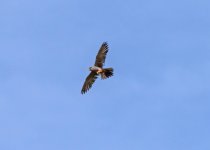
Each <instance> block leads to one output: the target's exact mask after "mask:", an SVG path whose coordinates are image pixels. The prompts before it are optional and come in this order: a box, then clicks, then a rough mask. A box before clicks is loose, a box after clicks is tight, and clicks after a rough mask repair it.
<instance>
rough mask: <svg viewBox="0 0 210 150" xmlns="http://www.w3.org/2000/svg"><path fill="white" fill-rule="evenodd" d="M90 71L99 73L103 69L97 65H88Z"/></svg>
mask: <svg viewBox="0 0 210 150" xmlns="http://www.w3.org/2000/svg"><path fill="white" fill-rule="evenodd" d="M90 71H93V72H96V73H97V74H99V73H101V72H102V71H103V69H102V68H100V67H97V66H92V67H90Z"/></svg>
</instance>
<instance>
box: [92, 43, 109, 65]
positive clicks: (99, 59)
mask: <svg viewBox="0 0 210 150" xmlns="http://www.w3.org/2000/svg"><path fill="white" fill-rule="evenodd" d="M108 50H109V47H108V44H107V42H104V43H103V44H102V45H101V48H100V49H99V51H98V54H97V56H96V61H95V66H97V67H100V68H102V67H103V64H104V63H105V59H106V54H107V52H108Z"/></svg>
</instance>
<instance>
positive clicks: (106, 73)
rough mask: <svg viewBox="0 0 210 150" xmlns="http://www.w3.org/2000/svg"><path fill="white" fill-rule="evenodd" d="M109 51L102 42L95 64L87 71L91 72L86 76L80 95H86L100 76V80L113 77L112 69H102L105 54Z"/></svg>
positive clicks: (106, 45)
mask: <svg viewBox="0 0 210 150" xmlns="http://www.w3.org/2000/svg"><path fill="white" fill-rule="evenodd" d="M108 51H109V48H108V44H107V42H104V43H103V44H102V45H101V47H100V49H99V51H98V54H97V56H96V60H95V64H94V66H93V67H90V68H89V70H90V71H91V72H90V74H89V75H88V76H87V78H86V80H85V83H84V84H83V87H82V90H81V93H82V94H84V93H86V92H87V91H88V90H89V89H90V88H91V87H92V85H93V83H94V82H95V80H96V79H97V78H98V76H99V75H101V79H107V78H109V77H111V76H113V75H114V74H113V71H114V69H113V68H103V66H104V63H105V60H106V55H107V52H108Z"/></svg>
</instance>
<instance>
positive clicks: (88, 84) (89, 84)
mask: <svg viewBox="0 0 210 150" xmlns="http://www.w3.org/2000/svg"><path fill="white" fill-rule="evenodd" d="M97 77H98V75H97V74H96V73H95V72H93V71H92V72H91V73H90V74H89V75H88V76H87V78H86V80H85V83H84V85H83V87H82V91H81V93H82V94H85V93H86V92H87V91H88V90H89V89H90V88H91V87H92V85H93V83H94V82H95V80H96V79H97Z"/></svg>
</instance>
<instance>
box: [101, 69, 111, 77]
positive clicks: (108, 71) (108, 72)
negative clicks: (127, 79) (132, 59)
mask: <svg viewBox="0 0 210 150" xmlns="http://www.w3.org/2000/svg"><path fill="white" fill-rule="evenodd" d="M113 75H114V69H113V68H104V69H103V72H102V74H101V78H102V79H107V78H109V77H111V76H113Z"/></svg>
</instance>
